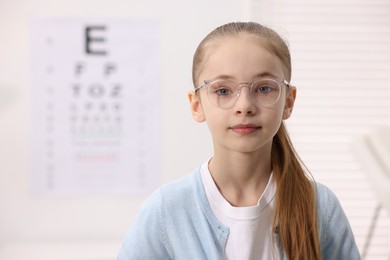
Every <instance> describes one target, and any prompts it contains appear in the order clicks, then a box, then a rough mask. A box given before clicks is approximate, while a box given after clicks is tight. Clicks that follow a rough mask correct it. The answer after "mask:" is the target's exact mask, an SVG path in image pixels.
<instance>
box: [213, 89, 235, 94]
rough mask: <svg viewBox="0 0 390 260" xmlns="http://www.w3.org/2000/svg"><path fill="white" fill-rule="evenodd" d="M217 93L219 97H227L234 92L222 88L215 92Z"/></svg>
mask: <svg viewBox="0 0 390 260" xmlns="http://www.w3.org/2000/svg"><path fill="white" fill-rule="evenodd" d="M215 93H217V95H218V96H227V95H230V94H232V91H231V90H230V89H228V88H220V89H217V90H216V91H215Z"/></svg>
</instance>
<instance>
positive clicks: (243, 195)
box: [209, 152, 271, 206]
mask: <svg viewBox="0 0 390 260" xmlns="http://www.w3.org/2000/svg"><path fill="white" fill-rule="evenodd" d="M209 169H210V173H211V175H212V177H213V179H214V181H215V183H216V185H217V187H218V189H219V191H220V192H221V194H222V196H224V198H225V199H226V200H227V201H228V202H230V204H232V205H233V206H253V205H256V204H257V202H258V199H259V197H260V196H261V194H262V193H263V192H264V189H265V187H266V185H267V183H268V180H269V177H270V174H271V153H270V152H269V153H267V155H264V153H260V152H253V153H236V152H229V153H227V154H226V153H225V154H221V153H215V155H214V157H213V158H212V159H211V161H210V164H209Z"/></svg>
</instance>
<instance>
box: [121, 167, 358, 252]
mask: <svg viewBox="0 0 390 260" xmlns="http://www.w3.org/2000/svg"><path fill="white" fill-rule="evenodd" d="M317 210H318V223H319V234H320V241H321V253H322V259H323V260H328V259H329V260H330V259H331V260H338V259H340V260H349V259H351V260H355V259H360V256H359V252H358V249H357V247H356V244H355V239H354V236H353V234H352V231H351V228H350V225H349V223H348V220H347V218H346V216H345V214H344V212H343V210H342V208H341V206H340V203H339V201H338V199H337V198H336V196H335V195H334V194H333V193H332V192H331V191H330V190H329V189H328V188H326V187H325V186H323V185H321V184H317ZM228 236H229V229H228V228H227V227H226V226H224V225H223V224H222V223H220V222H219V220H218V219H217V218H216V217H215V216H214V214H213V212H212V210H211V208H210V205H209V203H208V200H207V196H206V192H205V190H204V188H203V184H202V180H201V175H200V171H199V168H198V169H196V170H195V171H194V172H193V173H192V174H190V175H187V176H185V177H182V178H181V179H178V180H176V181H174V182H172V183H170V184H167V185H165V186H163V187H161V188H159V189H157V190H156V191H155V192H154V193H153V194H152V195H151V196H150V197H149V198H148V199H147V201H146V202H145V203H144V204H143V207H142V208H141V210H140V212H139V213H138V215H137V218H136V220H135V223H133V225H132V227H131V228H130V229H129V231H128V232H127V234H126V236H125V238H124V241H123V244H122V247H121V249H120V251H119V254H118V257H117V260H130V259H131V260H136V259H140V260H141V259H142V260H145V259H147V260H155V259H158V260H160V259H180V260H182V259H183V260H187V259H192V260H195V259H196V260H198V259H201V260H203V259H205V260H206V259H212V260H217V259H224V258H225V257H224V255H225V254H224V249H225V245H226V241H227V238H228ZM275 239H276V241H275V242H276V243H275V244H276V245H278V250H279V255H280V256H282V259H287V257H286V256H285V254H284V253H283V251H282V249H281V248H280V246H279V241H278V236H277V235H276V236H275ZM271 258H272V256H270V259H271Z"/></svg>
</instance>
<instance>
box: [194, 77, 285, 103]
mask: <svg viewBox="0 0 390 260" xmlns="http://www.w3.org/2000/svg"><path fill="white" fill-rule="evenodd" d="M282 84H283V85H285V86H287V87H290V83H289V82H288V81H287V80H285V79H283V80H275V79H269V78H268V79H260V80H256V81H254V82H253V83H248V82H242V83H237V82H234V81H232V80H226V79H217V80H204V81H203V83H202V84H200V85H199V86H197V87H196V88H195V92H196V91H198V90H199V89H201V88H203V87H207V97H208V99H209V100H210V103H211V104H213V105H214V106H216V107H219V108H222V109H230V108H232V107H233V106H234V104H235V103H236V101H237V100H238V97H239V96H240V93H241V88H242V87H241V86H243V85H248V86H249V92H250V97H251V100H252V102H254V104H255V105H257V106H262V107H269V106H272V105H274V104H275V103H276V102H277V101H278V100H279V97H280V94H281V93H282V87H281V85H282Z"/></svg>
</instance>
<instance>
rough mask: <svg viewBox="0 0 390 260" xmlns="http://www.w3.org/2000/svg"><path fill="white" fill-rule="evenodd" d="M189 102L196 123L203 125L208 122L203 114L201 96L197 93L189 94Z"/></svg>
mask: <svg viewBox="0 0 390 260" xmlns="http://www.w3.org/2000/svg"><path fill="white" fill-rule="evenodd" d="M188 100H189V101H190V106H191V113H192V117H193V118H194V119H195V121H197V122H199V123H202V122H204V121H205V120H206V117H205V116H204V113H203V108H202V103H201V102H200V96H199V95H197V94H196V93H195V91H190V92H188Z"/></svg>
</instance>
